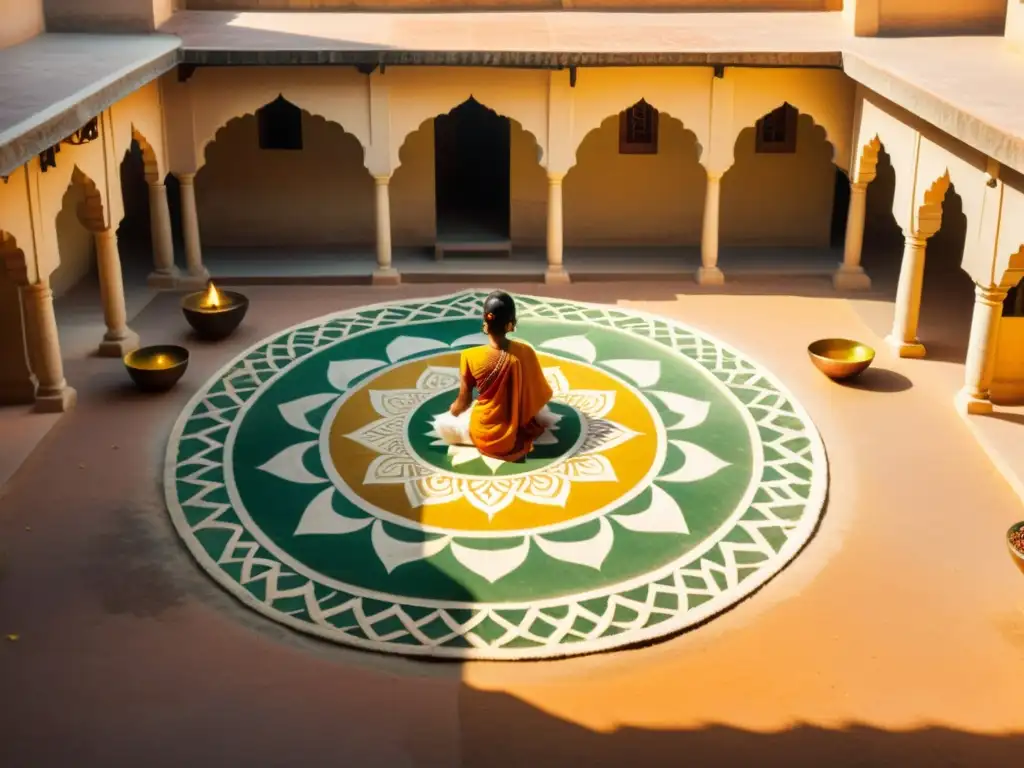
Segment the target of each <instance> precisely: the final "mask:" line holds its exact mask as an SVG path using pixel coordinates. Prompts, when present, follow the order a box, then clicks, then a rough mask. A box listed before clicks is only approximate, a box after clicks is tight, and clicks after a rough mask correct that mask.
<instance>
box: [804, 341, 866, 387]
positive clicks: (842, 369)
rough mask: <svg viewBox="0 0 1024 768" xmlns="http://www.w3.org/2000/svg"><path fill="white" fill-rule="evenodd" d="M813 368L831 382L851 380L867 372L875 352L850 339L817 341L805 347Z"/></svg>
mask: <svg viewBox="0 0 1024 768" xmlns="http://www.w3.org/2000/svg"><path fill="white" fill-rule="evenodd" d="M807 354H808V355H809V356H810V358H811V362H812V363H814V367H815V368H817V369H818V370H819V371H821V372H822V373H824V374H825V375H826V376H828V377H829V378H830V379H832V380H833V381H842V380H844V379H852V378H853V377H854V376H857V375H859V374H861V373H863V372H864V371H865V370H867V368H868V366H869V365H871V361H872V360H874V359H875V350H873V349H872V348H871V347H869V346H867V345H866V344H861V343H860V342H859V341H853V340H852V339H818V340H817V341H816V342H814V343H813V344H811V345H809V346H808V347H807Z"/></svg>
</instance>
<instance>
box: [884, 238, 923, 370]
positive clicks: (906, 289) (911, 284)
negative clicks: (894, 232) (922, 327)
mask: <svg viewBox="0 0 1024 768" xmlns="http://www.w3.org/2000/svg"><path fill="white" fill-rule="evenodd" d="M927 243H928V241H927V240H926V239H925V238H923V237H918V236H916V235H907V237H906V240H905V242H904V246H903V261H902V262H901V264H900V281H899V285H898V287H897V288H896V307H895V310H894V313H893V322H892V331H890V333H889V336H888V337H887V338H886V341H887V342H888V343H889V345H890V346H892V347H893V349H895V350H896V351H897V352H898V353H899V356H900V357H924V356H925V348H924V345H923V344H922V343H921V342H920V341H919V340H918V338H917V324H918V321H919V319H920V317H921V290H922V288H923V287H924V259H925V247H926V246H927Z"/></svg>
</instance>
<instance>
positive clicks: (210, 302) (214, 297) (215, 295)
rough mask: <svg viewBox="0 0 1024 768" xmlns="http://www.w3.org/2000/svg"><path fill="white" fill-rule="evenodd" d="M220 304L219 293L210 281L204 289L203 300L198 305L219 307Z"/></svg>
mask: <svg viewBox="0 0 1024 768" xmlns="http://www.w3.org/2000/svg"><path fill="white" fill-rule="evenodd" d="M220 304H221V298H220V293H219V292H218V291H217V287H216V286H215V285H214V284H213V282H212V281H211V282H210V287H209V288H207V289H206V295H205V296H203V301H202V304H201V305H200V306H203V307H219V306H220Z"/></svg>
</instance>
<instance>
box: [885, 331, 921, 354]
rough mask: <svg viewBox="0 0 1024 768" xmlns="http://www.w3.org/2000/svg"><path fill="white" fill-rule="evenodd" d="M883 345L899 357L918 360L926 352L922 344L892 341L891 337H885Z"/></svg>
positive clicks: (899, 340)
mask: <svg viewBox="0 0 1024 768" xmlns="http://www.w3.org/2000/svg"><path fill="white" fill-rule="evenodd" d="M885 343H886V344H888V345H889V346H890V347H892V348H893V350H895V351H896V353H897V354H898V355H899V356H900V357H908V358H914V359H919V358H922V357H924V356H925V354H926V352H927V350H925V348H924V344H922V343H921V342H919V341H902V340H901V339H894V338H893V337H892V336H886V337H885Z"/></svg>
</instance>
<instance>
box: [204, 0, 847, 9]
mask: <svg viewBox="0 0 1024 768" xmlns="http://www.w3.org/2000/svg"><path fill="white" fill-rule="evenodd" d="M185 4H186V6H187V8H188V9H189V10H199V11H211V10H217V11H229V10H230V11H236V10H246V11H272V10H273V11H277V10H292V11H308V10H334V11H342V10H361V11H370V10H372V11H389V10H391V11H399V10H433V11H450V10H466V11H471V10H503V11H511V10H544V11H549V10H644V9H658V10H708V11H728V10H743V11H748V10H761V11H781V10H784V11H823V10H830V11H831V10H839V9H840V8H841V7H842V0H185Z"/></svg>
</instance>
